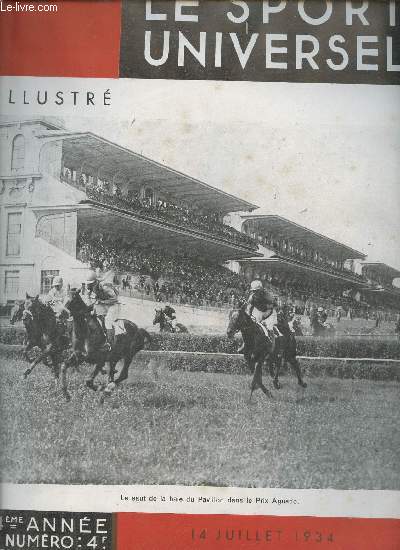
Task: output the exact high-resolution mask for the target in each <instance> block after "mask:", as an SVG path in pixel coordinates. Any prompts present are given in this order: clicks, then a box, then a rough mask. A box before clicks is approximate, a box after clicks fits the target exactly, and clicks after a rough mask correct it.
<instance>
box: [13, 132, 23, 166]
mask: <svg viewBox="0 0 400 550" xmlns="http://www.w3.org/2000/svg"><path fill="white" fill-rule="evenodd" d="M24 165H25V138H24V136H23V135H21V134H19V135H18V136H15V138H14V140H13V144H12V153H11V170H23V168H24Z"/></svg>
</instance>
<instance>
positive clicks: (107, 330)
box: [85, 271, 119, 346]
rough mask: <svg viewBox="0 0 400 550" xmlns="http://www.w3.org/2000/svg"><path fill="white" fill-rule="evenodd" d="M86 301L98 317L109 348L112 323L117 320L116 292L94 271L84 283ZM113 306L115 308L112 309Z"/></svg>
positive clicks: (111, 339)
mask: <svg viewBox="0 0 400 550" xmlns="http://www.w3.org/2000/svg"><path fill="white" fill-rule="evenodd" d="M85 285H86V299H87V301H88V303H89V304H91V305H94V312H95V313H96V316H97V317H98V319H99V321H100V324H101V327H102V329H103V331H104V334H105V336H106V340H107V343H108V344H109V346H111V345H112V344H113V341H114V329H113V322H114V321H115V319H116V318H117V316H116V315H115V313H116V312H115V310H116V309H117V307H116V306H117V305H118V303H119V302H118V292H117V290H116V288H115V287H114V285H113V284H112V283H108V282H106V281H104V280H102V279H101V278H100V277H98V276H97V275H96V273H95V272H94V271H90V273H89V274H88V276H87V278H86V281H85ZM114 306H115V307H114Z"/></svg>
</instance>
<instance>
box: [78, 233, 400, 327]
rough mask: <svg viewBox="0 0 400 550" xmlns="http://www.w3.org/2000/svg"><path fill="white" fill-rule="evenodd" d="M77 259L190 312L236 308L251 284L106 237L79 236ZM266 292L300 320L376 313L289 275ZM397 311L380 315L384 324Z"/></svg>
mask: <svg viewBox="0 0 400 550" xmlns="http://www.w3.org/2000/svg"><path fill="white" fill-rule="evenodd" d="M78 259H80V260H81V261H83V262H85V263H88V264H90V265H91V267H92V268H93V269H100V270H101V271H107V270H114V271H115V273H116V274H117V281H116V282H117V283H118V284H120V285H121V288H123V289H128V288H129V289H131V290H133V291H138V292H140V293H141V294H142V295H147V296H148V297H149V298H150V299H154V300H157V301H160V302H168V301H170V302H173V303H177V304H190V305H193V306H214V307H235V306H237V305H238V304H239V303H241V302H242V301H243V300H244V299H246V298H247V296H248V292H249V284H248V282H247V281H246V279H245V278H244V277H242V276H241V275H238V274H236V273H234V272H232V271H231V270H229V269H227V268H225V267H223V266H221V265H218V264H216V263H213V262H211V261H207V260H205V259H200V258H198V257H193V256H189V255H188V254H187V253H185V252H184V251H183V250H182V249H178V248H175V249H174V250H173V251H168V250H167V249H166V248H161V247H159V246H156V245H153V244H148V245H146V246H143V245H139V244H138V243H136V242H132V241H129V240H127V239H125V238H122V237H121V238H116V237H115V236H112V235H110V234H105V233H98V232H93V233H91V232H82V233H80V234H79V236H78ZM263 284H264V287H265V288H267V290H269V291H270V293H271V294H272V295H273V296H274V297H275V298H276V300H277V302H278V304H279V305H280V306H286V307H288V308H289V309H290V310H291V311H293V312H294V313H296V314H298V315H310V311H311V310H312V308H313V307H319V306H322V307H324V309H325V310H326V311H327V312H328V314H329V316H330V317H331V316H336V317H337V318H340V317H344V316H347V317H365V318H375V317H376V314H377V312H378V311H379V308H378V307H377V306H376V307H375V305H373V304H371V306H368V305H367V304H366V303H365V302H364V301H362V300H361V299H360V294H359V292H358V291H357V290H355V289H354V288H353V289H350V288H349V289H347V290H346V289H345V290H344V289H343V287H340V286H339V285H338V284H335V282H334V281H332V283H331V284H329V283H327V282H325V283H322V282H317V281H316V280H314V281H313V280H311V279H307V278H306V277H299V276H295V275H290V274H284V273H281V274H275V275H272V274H271V275H268V276H266V277H265V278H264V280H263ZM395 313H396V312H395V310H393V311H391V310H390V308H389V309H387V308H386V309H382V310H381V316H382V318H383V319H386V317H387V315H389V317H390V318H391V317H392V316H393V315H395Z"/></svg>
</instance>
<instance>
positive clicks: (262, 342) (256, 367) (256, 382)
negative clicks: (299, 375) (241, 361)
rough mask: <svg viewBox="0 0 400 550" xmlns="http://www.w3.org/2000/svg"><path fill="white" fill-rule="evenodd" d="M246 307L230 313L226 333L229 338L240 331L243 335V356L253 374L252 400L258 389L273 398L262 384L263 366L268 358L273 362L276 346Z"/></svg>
mask: <svg viewBox="0 0 400 550" xmlns="http://www.w3.org/2000/svg"><path fill="white" fill-rule="evenodd" d="M245 307H246V306H245V305H243V306H242V307H241V308H240V309H234V310H232V311H230V313H229V323H228V328H227V331H226V332H227V335H228V338H233V336H234V335H235V334H236V333H237V332H239V331H240V332H241V333H242V337H243V342H244V350H243V356H244V358H245V360H246V363H247V366H248V367H249V369H250V372H252V373H253V380H252V382H251V392H250V399H251V397H252V395H253V391H254V390H256V389H257V388H261V390H262V392H263V393H264V394H265V395H266V396H268V397H272V394H271V392H270V391H269V390H268V389H267V388H266V387H265V386H264V384H263V382H262V366H263V364H264V361H265V360H266V358H267V357H268V358H269V359H270V360H273V358H274V351H275V345H274V342H273V340H269V339H267V338H266V336H265V333H264V331H263V329H262V328H261V327H260V326H259V325H258V324H257V323H255V322H254V321H253V320H252V319H251V317H250V316H249V315H248V314H247V313H246V311H245Z"/></svg>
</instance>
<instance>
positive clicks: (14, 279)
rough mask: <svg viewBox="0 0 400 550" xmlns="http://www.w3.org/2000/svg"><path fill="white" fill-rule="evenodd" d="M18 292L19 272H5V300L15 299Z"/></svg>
mask: <svg viewBox="0 0 400 550" xmlns="http://www.w3.org/2000/svg"><path fill="white" fill-rule="evenodd" d="M18 291H19V271H6V273H5V278H4V294H5V295H6V298H7V299H10V298H11V299H12V298H17V296H18Z"/></svg>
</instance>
